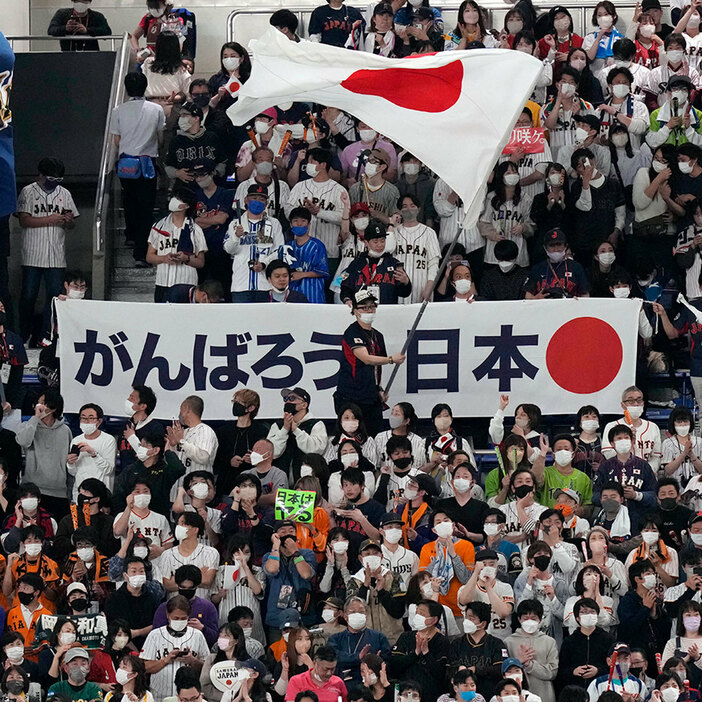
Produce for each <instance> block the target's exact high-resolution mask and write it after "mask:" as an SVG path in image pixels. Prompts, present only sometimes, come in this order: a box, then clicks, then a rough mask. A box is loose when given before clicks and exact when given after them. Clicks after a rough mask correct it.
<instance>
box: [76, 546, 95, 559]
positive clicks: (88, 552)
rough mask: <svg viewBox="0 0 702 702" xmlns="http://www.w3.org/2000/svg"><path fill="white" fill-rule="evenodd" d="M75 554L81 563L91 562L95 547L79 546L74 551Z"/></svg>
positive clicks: (93, 557)
mask: <svg viewBox="0 0 702 702" xmlns="http://www.w3.org/2000/svg"><path fill="white" fill-rule="evenodd" d="M76 555H77V556H78V558H80V560H81V561H83V563H92V562H93V561H94V560H95V549H94V548H90V547H89V546H86V547H85V548H79V549H78V550H77V551H76Z"/></svg>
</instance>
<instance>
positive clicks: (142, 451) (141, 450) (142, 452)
mask: <svg viewBox="0 0 702 702" xmlns="http://www.w3.org/2000/svg"><path fill="white" fill-rule="evenodd" d="M134 453H135V454H136V457H137V458H138V459H139V460H140V461H145V460H146V459H147V458H148V457H149V449H148V448H146V446H141V444H140V445H139V446H137V447H136V448H135V449H134Z"/></svg>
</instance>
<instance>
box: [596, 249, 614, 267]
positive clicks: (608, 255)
mask: <svg viewBox="0 0 702 702" xmlns="http://www.w3.org/2000/svg"><path fill="white" fill-rule="evenodd" d="M597 258H598V259H599V261H600V263H601V264H602V265H603V266H611V265H612V264H613V263H614V262H615V261H616V260H617V254H615V253H614V251H605V252H604V253H601V254H599V255H598V257H597Z"/></svg>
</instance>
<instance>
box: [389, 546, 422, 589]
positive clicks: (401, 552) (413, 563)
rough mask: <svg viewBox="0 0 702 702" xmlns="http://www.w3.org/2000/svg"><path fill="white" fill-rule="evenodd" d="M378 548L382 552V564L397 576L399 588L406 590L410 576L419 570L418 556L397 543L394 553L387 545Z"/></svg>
mask: <svg viewBox="0 0 702 702" xmlns="http://www.w3.org/2000/svg"><path fill="white" fill-rule="evenodd" d="M380 548H381V550H382V552H383V561H382V564H383V566H384V567H385V568H388V569H389V570H391V571H392V572H393V573H394V574H395V575H396V576H397V579H398V580H399V581H400V588H401V589H402V591H403V592H406V591H407V584H408V583H409V581H410V578H411V577H412V576H413V575H414V574H415V573H417V572H419V556H418V555H417V554H416V553H415V552H414V551H410V550H409V549H407V548H405V547H404V546H399V545H398V547H397V550H396V551H395V553H392V552H391V551H390V550H389V549H388V548H387V546H384V545H383V546H381V547H380Z"/></svg>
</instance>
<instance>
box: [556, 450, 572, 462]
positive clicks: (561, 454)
mask: <svg viewBox="0 0 702 702" xmlns="http://www.w3.org/2000/svg"><path fill="white" fill-rule="evenodd" d="M554 458H555V459H556V463H558V465H559V466H567V465H569V464H570V462H571V461H572V460H573V452H572V451H568V450H566V449H563V450H562V451H556V453H555V455H554Z"/></svg>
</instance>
